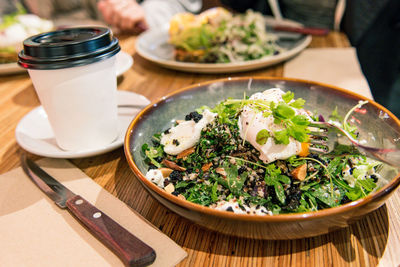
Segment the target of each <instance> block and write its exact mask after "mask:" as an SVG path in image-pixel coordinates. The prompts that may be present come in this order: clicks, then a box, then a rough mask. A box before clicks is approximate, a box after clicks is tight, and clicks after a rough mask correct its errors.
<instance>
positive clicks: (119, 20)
mask: <svg viewBox="0 0 400 267" xmlns="http://www.w3.org/2000/svg"><path fill="white" fill-rule="evenodd" d="M97 8H98V9H99V11H100V12H101V13H102V15H103V17H104V20H105V21H106V22H107V23H108V24H110V25H111V26H114V27H117V28H118V29H120V30H121V31H125V32H131V33H134V34H139V33H141V32H143V31H145V30H147V29H148V25H147V22H146V19H145V16H144V10H143V8H142V7H141V6H140V5H139V4H138V3H137V2H136V1H135V0H101V1H99V2H98V3H97Z"/></svg>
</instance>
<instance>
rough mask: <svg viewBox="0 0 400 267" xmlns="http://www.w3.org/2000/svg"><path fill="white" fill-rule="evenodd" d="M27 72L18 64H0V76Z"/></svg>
mask: <svg viewBox="0 0 400 267" xmlns="http://www.w3.org/2000/svg"><path fill="white" fill-rule="evenodd" d="M25 71H26V70H25V69H24V68H22V67H20V66H19V65H18V64H17V63H5V64H0V75H7V74H15V73H22V72H25Z"/></svg>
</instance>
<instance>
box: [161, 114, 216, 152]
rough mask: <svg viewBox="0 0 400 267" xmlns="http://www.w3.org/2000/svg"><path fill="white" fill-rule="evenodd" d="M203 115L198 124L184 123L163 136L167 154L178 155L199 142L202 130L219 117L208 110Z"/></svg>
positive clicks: (192, 121)
mask: <svg viewBox="0 0 400 267" xmlns="http://www.w3.org/2000/svg"><path fill="white" fill-rule="evenodd" d="M202 115H203V118H202V119H201V120H199V121H198V122H197V123H196V122H195V121H194V120H190V121H183V122H181V123H179V124H178V125H176V126H174V127H172V128H171V129H169V130H168V132H167V133H163V134H162V136H161V144H162V145H164V151H165V153H167V154H169V155H178V154H179V153H181V152H182V151H184V150H186V149H188V148H191V147H193V146H194V145H196V144H197V142H199V140H200V134H201V130H202V129H203V128H204V127H206V126H207V124H209V123H211V122H212V121H213V120H214V118H215V116H217V114H216V113H212V112H211V111H209V110H207V109H206V110H204V112H203V114H202ZM174 140H175V141H174Z"/></svg>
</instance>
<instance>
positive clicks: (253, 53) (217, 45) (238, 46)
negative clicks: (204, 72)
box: [169, 7, 282, 63]
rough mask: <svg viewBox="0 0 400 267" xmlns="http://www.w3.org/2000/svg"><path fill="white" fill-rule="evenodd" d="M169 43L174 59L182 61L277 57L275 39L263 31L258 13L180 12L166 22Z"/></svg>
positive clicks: (212, 61)
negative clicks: (173, 50)
mask: <svg viewBox="0 0 400 267" xmlns="http://www.w3.org/2000/svg"><path fill="white" fill-rule="evenodd" d="M169 35H170V39H169V42H170V43H171V44H172V45H173V46H174V47H175V59H176V60H178V61H186V62H202V63H228V62H241V61H247V60H253V59H259V58H262V57H265V56H270V55H276V54H279V53H280V51H281V50H282V49H281V48H280V47H279V46H278V45H277V44H276V40H277V37H276V36H275V35H274V34H272V33H268V32H267V31H266V24H265V19H264V17H263V15H262V14H261V13H258V12H254V11H252V10H248V11H247V12H246V13H244V14H232V13H230V12H229V11H227V10H226V9H224V8H221V7H219V8H213V9H209V10H206V11H204V12H203V13H201V14H199V15H197V16H196V15H193V14H191V13H180V14H177V15H175V16H174V17H173V18H172V19H171V21H170V28H169Z"/></svg>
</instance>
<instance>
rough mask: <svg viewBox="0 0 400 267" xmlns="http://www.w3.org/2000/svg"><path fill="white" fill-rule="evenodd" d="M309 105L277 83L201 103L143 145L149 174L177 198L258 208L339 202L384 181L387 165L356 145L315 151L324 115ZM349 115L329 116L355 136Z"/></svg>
mask: <svg viewBox="0 0 400 267" xmlns="http://www.w3.org/2000/svg"><path fill="white" fill-rule="evenodd" d="M304 104H305V101H304V100H303V99H301V98H298V99H295V98H294V94H293V93H292V92H290V91H288V92H283V91H282V90H281V89H279V88H272V89H268V90H266V91H264V92H259V93H255V94H253V95H252V96H250V97H248V96H244V97H243V99H227V100H225V101H222V102H220V103H219V104H217V105H216V106H215V107H213V108H209V107H200V108H199V109H197V110H195V111H193V112H190V113H189V114H187V115H186V116H184V117H182V119H183V118H184V120H176V122H175V125H173V126H172V127H171V128H169V129H167V130H165V131H164V132H161V133H156V134H154V136H153V139H152V143H147V144H144V145H143V146H142V152H143V157H144V159H145V162H146V163H147V164H148V166H149V167H148V171H147V173H146V178H147V179H148V180H150V181H152V182H153V183H155V184H156V185H157V186H159V187H160V188H163V189H164V190H165V191H166V192H168V193H171V194H172V195H174V196H176V197H178V198H181V199H185V200H187V201H190V202H193V203H197V204H200V205H203V206H207V207H210V208H213V209H217V210H224V211H228V212H235V213H239V214H256V215H273V214H284V213H298V212H310V211H317V210H321V209H326V208H330V207H336V206H339V205H341V204H345V203H348V202H350V201H354V200H357V199H360V198H363V197H365V196H366V195H368V194H369V193H371V192H373V191H374V190H377V189H378V188H379V187H381V186H382V185H383V181H382V180H383V179H381V178H380V174H379V173H380V170H381V169H382V167H383V164H382V163H381V162H378V161H375V160H372V159H370V158H367V157H365V156H364V155H362V154H360V153H359V152H358V151H357V150H356V149H355V148H354V147H352V146H347V145H342V144H340V145H339V144H338V145H337V147H336V149H335V150H334V151H333V152H331V153H329V154H314V153H312V152H311V151H312V150H311V149H309V147H310V144H309V141H310V140H309V138H310V137H309V132H310V130H309V124H310V123H311V122H312V121H321V120H323V119H324V118H323V117H322V116H316V115H313V114H312V113H311V112H309V111H307V110H305V109H304V108H303V106H304ZM360 105H362V104H360ZM360 105H359V106H360ZM350 112H352V111H349V113H350ZM347 117H348V116H346V117H345V119H342V118H341V117H340V116H339V115H338V113H337V110H334V111H333V112H332V115H331V116H330V118H329V119H330V122H333V123H336V124H340V125H341V127H342V128H344V129H346V130H347V131H348V132H350V133H351V134H352V135H354V136H357V128H356V127H354V126H351V125H350V124H349V123H348V122H347V120H346V118H347Z"/></svg>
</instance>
